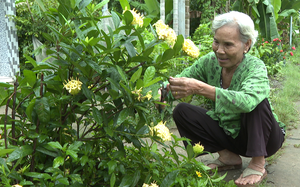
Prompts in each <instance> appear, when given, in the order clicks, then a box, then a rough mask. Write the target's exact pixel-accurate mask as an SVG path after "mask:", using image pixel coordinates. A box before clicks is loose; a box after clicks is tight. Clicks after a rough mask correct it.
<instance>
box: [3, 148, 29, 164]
mask: <svg viewBox="0 0 300 187" xmlns="http://www.w3.org/2000/svg"><path fill="white" fill-rule="evenodd" d="M32 152H33V149H32V147H31V146H30V145H24V146H21V147H19V148H16V149H15V150H14V151H13V152H12V153H11V154H10V155H9V157H8V159H7V162H12V161H14V160H17V159H19V158H23V157H25V156H27V155H30V154H32Z"/></svg>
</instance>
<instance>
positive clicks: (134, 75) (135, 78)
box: [130, 67, 143, 83]
mask: <svg viewBox="0 0 300 187" xmlns="http://www.w3.org/2000/svg"><path fill="white" fill-rule="evenodd" d="M142 71H143V68H142V67H140V68H139V69H138V70H137V71H136V72H134V74H133V75H132V76H131V78H130V82H132V83H135V81H136V80H138V79H139V78H140V77H141V74H142Z"/></svg>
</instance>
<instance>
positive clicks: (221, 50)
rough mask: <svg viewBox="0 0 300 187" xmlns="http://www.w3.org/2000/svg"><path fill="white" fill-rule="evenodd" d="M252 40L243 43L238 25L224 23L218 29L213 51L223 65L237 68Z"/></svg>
mask: <svg viewBox="0 0 300 187" xmlns="http://www.w3.org/2000/svg"><path fill="white" fill-rule="evenodd" d="M250 44H251V40H248V41H247V43H243V42H242V41H241V40H240V32H239V30H238V28H237V27H235V26H232V25H224V26H223V27H221V28H219V29H217V30H216V33H215V36H214V42H213V44H212V48H213V51H214V52H215V54H216V57H217V58H218V62H219V64H220V66H221V67H223V68H227V69H235V68H236V67H237V66H238V65H239V64H240V63H241V62H242V60H243V58H244V53H246V52H247V51H248V49H249V47H250Z"/></svg>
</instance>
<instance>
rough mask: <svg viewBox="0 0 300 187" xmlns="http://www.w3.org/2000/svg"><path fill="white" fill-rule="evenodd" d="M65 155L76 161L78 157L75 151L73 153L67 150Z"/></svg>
mask: <svg viewBox="0 0 300 187" xmlns="http://www.w3.org/2000/svg"><path fill="white" fill-rule="evenodd" d="M66 155H70V156H71V157H72V158H73V159H74V160H77V158H78V155H77V153H76V152H75V151H73V150H69V149H68V150H67V151H66Z"/></svg>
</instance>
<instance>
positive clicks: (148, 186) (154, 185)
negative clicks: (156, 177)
mask: <svg viewBox="0 0 300 187" xmlns="http://www.w3.org/2000/svg"><path fill="white" fill-rule="evenodd" d="M142 187H159V186H158V185H157V184H156V183H151V184H150V185H149V184H145V183H144V184H143V186H142Z"/></svg>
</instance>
